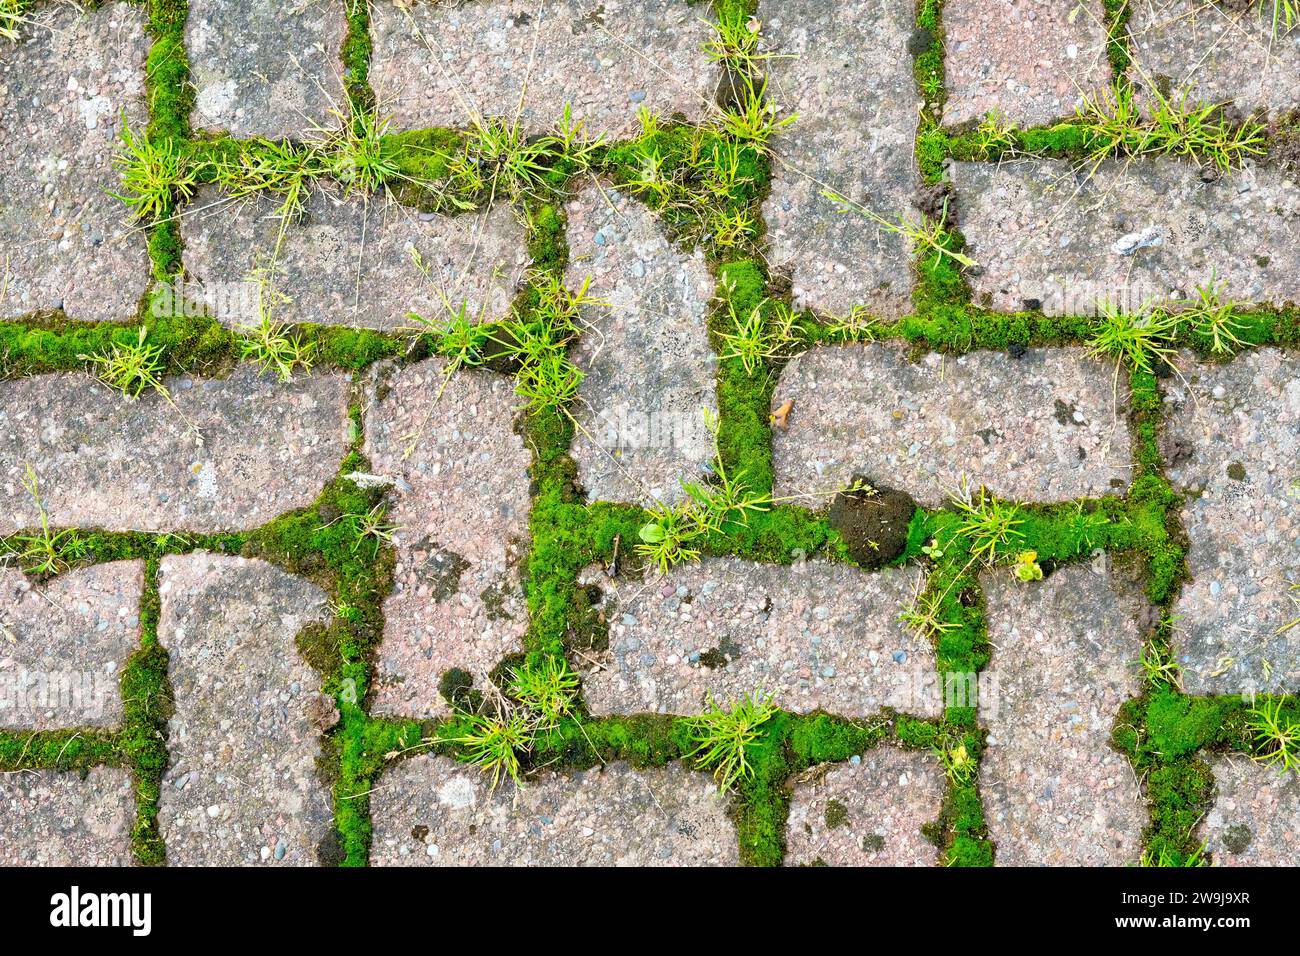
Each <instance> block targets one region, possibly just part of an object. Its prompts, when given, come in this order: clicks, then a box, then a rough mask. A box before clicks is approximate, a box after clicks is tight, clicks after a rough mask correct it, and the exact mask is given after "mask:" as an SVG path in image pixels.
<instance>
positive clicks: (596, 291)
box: [567, 186, 718, 505]
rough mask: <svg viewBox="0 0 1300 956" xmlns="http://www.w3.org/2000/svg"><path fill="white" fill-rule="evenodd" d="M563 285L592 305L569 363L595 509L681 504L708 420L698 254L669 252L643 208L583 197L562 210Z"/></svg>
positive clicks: (709, 379) (710, 407) (582, 472)
mask: <svg viewBox="0 0 1300 956" xmlns="http://www.w3.org/2000/svg"><path fill="white" fill-rule="evenodd" d="M568 238H569V250H570V251H569V256H570V258H569V267H568V274H567V281H568V284H569V286H570V287H571V288H573V289H577V288H579V287H580V286H581V285H582V282H583V281H584V279H586V278H587V277H590V278H591V280H592V283H591V289H590V295H591V296H593V297H594V298H595V299H597V300H599V301H600V302H603V303H605V304H604V305H602V306H593V307H589V308H587V309H585V311H584V315H583V319H584V321H585V322H586V323H587V324H588V328H587V329H586V330H585V331H584V332H583V335H582V338H581V339H580V340H579V344H578V346H577V347H576V348H575V349H574V350H573V354H572V358H573V360H574V362H576V363H577V365H578V367H579V368H581V369H582V370H583V372H584V373H585V375H586V377H585V378H584V379H583V382H582V386H581V391H580V392H579V397H578V409H577V412H576V418H577V422H578V425H579V426H580V427H579V430H578V433H577V435H576V436H575V438H574V443H573V457H574V459H575V460H576V461H577V463H578V475H579V478H580V479H581V481H582V484H583V486H584V487H585V488H586V490H587V494H588V496H589V497H590V498H591V499H592V500H593V501H594V500H608V501H631V502H638V503H641V504H646V505H649V504H653V503H654V502H655V501H673V500H676V499H678V498H680V497H682V492H681V482H682V480H683V479H685V480H688V481H689V480H695V479H698V478H699V477H700V474H701V471H702V469H703V468H704V467H705V466H706V465H707V464H708V462H709V461H710V460H711V459H712V457H713V443H712V439H711V438H710V436H709V431H708V428H707V426H706V424H705V415H706V413H708V412H713V413H716V412H717V405H718V403H717V399H716V397H715V395H714V378H715V375H716V367H717V364H716V360H715V358H714V355H713V350H712V349H711V347H710V346H709V337H708V332H707V329H706V312H707V309H708V304H709V300H710V299H711V298H712V297H713V293H714V282H713V278H712V276H710V275H709V270H708V266H707V265H706V264H705V262H704V256H703V253H702V252H700V251H699V250H698V249H697V250H696V251H695V252H694V253H691V254H686V253H683V252H680V251H678V250H677V249H676V248H675V247H674V246H672V245H671V244H670V243H669V242H668V240H667V239H666V238H665V237H664V236H663V235H662V234H661V233H660V231H659V229H658V227H657V226H656V224H655V219H654V216H653V215H652V214H651V213H650V212H649V211H648V210H647V209H645V207H643V206H640V205H639V204H637V203H636V202H634V201H633V200H630V199H628V198H627V197H625V196H624V195H623V194H621V193H619V192H616V191H614V190H612V189H603V188H601V187H597V186H593V187H591V188H589V189H587V190H585V191H584V192H583V193H582V194H581V195H580V196H579V197H578V198H577V199H576V200H575V201H574V202H572V203H570V204H569V236H568Z"/></svg>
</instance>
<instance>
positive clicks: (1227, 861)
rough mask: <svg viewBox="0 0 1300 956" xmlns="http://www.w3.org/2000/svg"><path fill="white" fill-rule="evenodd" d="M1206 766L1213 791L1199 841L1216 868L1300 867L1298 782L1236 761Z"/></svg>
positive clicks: (1239, 759) (1289, 775)
mask: <svg viewBox="0 0 1300 956" xmlns="http://www.w3.org/2000/svg"><path fill="white" fill-rule="evenodd" d="M1210 766H1211V767H1212V768H1213V770H1214V782H1215V785H1216V787H1217V792H1216V794H1215V799H1214V807H1213V808H1212V809H1211V810H1210V812H1209V814H1208V815H1207V816H1206V818H1205V824H1204V826H1203V828H1202V830H1201V838H1202V839H1204V840H1205V844H1206V845H1205V849H1206V852H1207V853H1209V854H1211V856H1212V858H1213V860H1214V864H1215V865H1216V866H1297V865H1300V777H1298V776H1296V774H1294V773H1285V774H1283V773H1278V772H1277V770H1275V769H1273V768H1271V767H1264V766H1261V765H1260V764H1257V763H1252V762H1251V761H1250V760H1248V759H1246V758H1245V757H1240V756H1237V757H1215V758H1213V759H1212V760H1211V761H1210Z"/></svg>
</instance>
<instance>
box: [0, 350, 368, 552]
mask: <svg viewBox="0 0 1300 956" xmlns="http://www.w3.org/2000/svg"><path fill="white" fill-rule="evenodd" d="M168 387H169V388H170V390H171V394H172V398H173V400H174V402H175V405H174V406H173V405H171V404H169V403H168V402H166V401H165V400H164V399H163V398H162V396H160V395H156V394H152V393H146V394H144V395H142V396H141V398H140V399H139V400H137V401H134V402H132V401H127V400H126V399H125V398H124V397H122V396H121V395H118V394H116V393H114V392H112V391H110V390H109V389H108V388H107V387H106V386H104V385H102V384H100V383H98V382H95V381H93V380H91V379H90V378H88V377H86V376H83V375H41V376H36V377H28V378H23V379H17V380H13V381H7V382H0V463H2V464H0V534H3V533H8V532H11V531H13V530H15V529H17V528H20V527H31V526H34V525H36V524H37V522H38V515H37V511H36V508H35V506H34V503H33V501H32V499H31V496H30V495H28V493H27V492H26V490H24V488H23V485H22V480H23V477H24V475H25V473H26V467H27V465H28V464H30V465H31V466H32V468H33V469H35V471H36V473H37V475H38V476H39V479H40V493H41V498H42V500H43V502H44V504H45V507H46V509H47V510H48V512H49V517H50V521H51V523H52V524H54V525H62V526H69V527H83V528H90V527H102V528H107V529H110V530H115V531H131V530H141V531H220V530H232V529H236V528H253V527H257V526H259V525H262V524H264V523H266V522H267V521H269V520H271V519H272V518H274V517H276V516H278V515H280V514H281V513H283V512H285V511H290V510H292V509H294V508H301V507H306V506H307V505H309V504H311V502H312V501H313V500H314V499H315V498H316V496H317V495H318V494H319V493H320V489H321V488H322V487H323V486H324V485H325V483H326V482H328V481H329V480H330V479H331V478H333V477H334V475H335V474H336V473H337V472H338V467H339V463H340V462H341V461H342V459H343V456H344V454H345V453H346V451H347V442H348V427H349V423H348V418H347V398H348V381H347V378H346V377H345V376H342V375H338V374H331V373H325V372H316V373H313V374H311V375H306V376H303V375H300V376H297V377H295V378H294V380H293V381H292V382H291V383H289V384H287V385H285V384H282V383H280V382H279V381H278V380H277V379H276V378H275V377H274V376H266V375H259V374H258V372H257V371H256V369H255V368H253V367H252V366H250V365H241V366H239V367H238V368H237V369H236V370H235V371H234V372H233V373H232V374H231V376H230V377H229V378H226V379H189V378H182V379H171V380H169V381H168ZM195 429H197V432H198V434H199V435H200V436H201V437H202V439H203V441H202V444H200V443H199V442H197V441H196V439H195V437H194V430H195Z"/></svg>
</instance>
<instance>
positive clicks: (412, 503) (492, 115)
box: [0, 0, 1300, 866]
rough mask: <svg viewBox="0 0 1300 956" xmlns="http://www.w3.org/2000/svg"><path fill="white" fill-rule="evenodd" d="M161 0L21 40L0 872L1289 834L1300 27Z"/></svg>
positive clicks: (802, 4)
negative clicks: (1124, 130) (1113, 134)
mask: <svg viewBox="0 0 1300 956" xmlns="http://www.w3.org/2000/svg"><path fill="white" fill-rule="evenodd" d="M162 6H167V9H168V10H170V9H172V7H171V6H169V5H151V6H150V9H149V10H146V9H145V8H144V7H143V6H141V5H140V4H126V3H121V2H106V3H103V4H95V5H91V6H90V7H89V8H87V9H85V10H81V9H78V8H75V7H73V6H71V5H69V4H64V3H55V2H52V0H37V2H35V3H32V4H27V5H24V6H23V8H22V11H21V15H20V16H18V17H16V18H14V17H13V16H10V15H9V14H8V13H2V14H0V104H3V105H4V107H5V109H3V110H0V142H3V144H4V149H3V150H0V154H2V155H0V257H2V261H0V319H3V320H4V321H3V322H0V865H64V864H93V865H109V864H130V863H136V864H160V863H165V864H169V865H196V866H202V865H216V864H223V865H267V866H316V865H326V866H332V865H338V864H343V863H346V864H354V865H365V864H372V865H462V866H463V865H507V864H508V865H529V864H539V865H566V866H579V865H586V866H596V865H601V866H603V865H647V866H649V865H654V866H658V865H685V866H734V865H738V864H762V865H775V864H780V863H785V864H789V865H823V864H828V865H850V866H852V865H871V866H902V865H908V866H934V865H954V864H989V863H993V864H1002V865H1018V864H1047V865H1080V864H1082V865H1096V866H1101V865H1106V866H1119V865H1127V864H1132V863H1137V862H1140V861H1145V862H1185V861H1187V860H1189V859H1192V860H1194V859H1200V858H1202V856H1203V857H1204V858H1205V859H1207V860H1208V861H1210V862H1212V863H1214V864H1216V865H1218V864H1228V865H1265V864H1288V863H1290V864H1294V863H1295V862H1297V859H1296V852H1297V851H1296V845H1297V844H1296V833H1297V826H1300V819H1297V802H1296V783H1297V778H1296V775H1295V772H1294V769H1291V770H1288V771H1286V772H1284V773H1283V772H1279V771H1278V770H1277V769H1275V768H1272V767H1266V766H1264V765H1263V764H1264V763H1265V762H1266V761H1268V760H1269V758H1276V757H1277V754H1276V753H1275V752H1274V747H1275V744H1274V743H1271V742H1270V741H1268V740H1267V739H1264V738H1259V737H1256V736H1254V735H1253V733H1252V731H1250V730H1247V729H1244V726H1245V721H1244V720H1242V719H1241V713H1242V707H1241V706H1240V703H1241V697H1240V696H1239V695H1246V696H1247V700H1248V701H1249V700H1254V701H1255V704H1254V706H1256V707H1262V708H1266V709H1265V710H1264V711H1263V712H1265V713H1275V714H1276V715H1278V716H1277V719H1278V720H1279V722H1280V724H1281V726H1282V729H1283V731H1284V732H1290V733H1292V734H1297V733H1300V713H1298V712H1297V710H1296V697H1295V695H1296V694H1297V693H1300V650H1298V648H1300V550H1297V537H1298V536H1297V531H1298V529H1297V527H1296V509H1297V507H1300V464H1297V461H1300V367H1298V366H1297V358H1296V354H1297V353H1296V349H1297V345H1300V314H1298V313H1297V302H1300V278H1297V277H1300V127H1298V126H1297V125H1296V122H1295V119H1294V117H1293V116H1291V113H1292V111H1294V110H1295V109H1296V108H1297V107H1300V101H1298V100H1297V89H1300V80H1298V78H1297V64H1298V63H1300V53H1297V51H1298V50H1300V45H1298V44H1300V27H1297V26H1295V25H1287V24H1285V23H1283V24H1281V25H1280V26H1279V28H1278V29H1277V31H1276V34H1275V33H1274V31H1273V29H1272V27H1271V25H1270V24H1269V23H1268V22H1267V20H1266V18H1262V17H1261V16H1260V13H1259V11H1258V9H1256V5H1255V4H1253V3H1246V2H1234V3H1219V2H1205V3H1193V2H1187V0H1133V2H1131V3H1130V4H1129V5H1128V12H1129V13H1130V14H1131V16H1130V18H1129V20H1128V22H1127V29H1122V26H1123V24H1122V23H1121V22H1120V21H1118V20H1115V19H1113V17H1114V16H1115V13H1116V9H1115V8H1116V5H1115V4H1103V3H1101V2H1100V0H1006V2H1001V0H999V2H994V0H946V2H944V3H929V2H927V3H922V4H917V3H914V2H913V0H845V2H838V3H829V2H824V0H753V2H748V0H747V2H745V3H730V2H728V3H713V4H709V3H691V2H687V0H603V2H597V0H541V2H537V3H530V4H520V3H516V2H506V0H401V2H394V0H373V2H371V3H370V4H368V5H366V4H354V3H350V2H349V3H345V4H340V3H337V2H334V0H331V2H329V3H326V2H323V0H322V2H301V3H294V4H288V5H286V4H274V3H271V2H269V0H229V2H215V0H191V2H190V3H189V4H188V8H187V9H185V10H184V16H182V17H180V18H175V19H172V18H169V17H168V16H160V15H159V10H158V9H155V7H160V8H161V7H162ZM182 6H183V5H182ZM5 9H6V11H7V10H8V8H7V7H6V8H5ZM720 18H721V19H720ZM9 33H12V34H13V36H9ZM1111 84H1119V85H1120V86H1121V87H1125V86H1127V85H1131V86H1132V89H1133V95H1134V102H1136V103H1137V104H1139V107H1140V110H1139V114H1138V115H1135V117H1133V118H1132V123H1134V124H1138V126H1135V127H1134V129H1132V130H1130V134H1131V135H1130V137H1129V138H1128V139H1127V140H1126V142H1127V143H1128V144H1129V147H1130V148H1129V149H1128V152H1127V153H1124V151H1123V150H1119V149H1116V150H1112V151H1111V153H1112V154H1109V155H1107V156H1105V157H1098V156H1093V155H1090V154H1089V150H1090V147H1091V146H1095V145H1096V144H1097V142H1098V141H1099V140H1098V138H1097V137H1095V136H1091V135H1089V133H1088V131H1087V130H1086V129H1084V128H1082V126H1081V125H1080V122H1081V121H1080V119H1079V117H1078V116H1076V114H1075V110H1076V106H1077V105H1078V104H1079V103H1080V102H1081V101H1082V100H1083V99H1084V98H1085V97H1090V96H1095V95H1097V93H1098V91H1101V90H1105V89H1106V88H1107V87H1108V86H1110V85H1111ZM1153 89H1154V90H1157V91H1161V92H1164V93H1167V94H1168V95H1169V96H1170V97H1171V102H1174V103H1175V104H1182V105H1183V106H1186V107H1188V108H1191V107H1193V106H1194V105H1195V104H1198V103H1201V102H1205V103H1207V104H1211V105H1213V104H1220V105H1222V106H1223V107H1224V108H1223V110H1221V111H1218V112H1214V111H1213V110H1212V111H1211V114H1209V115H1208V116H1207V117H1202V119H1205V120H1207V121H1208V122H1209V123H1210V126H1209V128H1210V129H1211V131H1213V130H1214V128H1215V127H1214V125H1213V124H1214V123H1216V122H1223V123H1227V124H1229V125H1228V126H1226V127H1223V129H1224V130H1225V131H1226V135H1228V136H1232V135H1237V134H1240V135H1242V136H1243V137H1244V139H1245V141H1246V143H1247V149H1246V151H1245V152H1244V153H1242V154H1238V155H1223V154H1216V153H1215V151H1214V148H1213V143H1206V142H1195V141H1191V142H1188V141H1187V140H1184V141H1180V142H1178V143H1175V144H1174V145H1173V147H1171V148H1170V149H1168V150H1164V151H1162V150H1160V149H1157V148H1156V147H1155V146H1154V145H1153V141H1150V140H1148V141H1147V145H1146V147H1144V148H1141V149H1138V148H1133V145H1132V144H1133V143H1134V142H1136V138H1137V136H1138V134H1139V133H1141V132H1142V130H1141V128H1140V124H1142V123H1144V122H1146V117H1147V116H1148V115H1149V111H1150V109H1151V107H1152V104H1153V103H1154V98H1153V92H1152V91H1153ZM566 107H567V112H568V116H569V118H570V120H571V122H572V123H573V124H584V125H582V126H581V127H579V126H577V125H570V126H568V127H567V128H566V127H564V126H562V125H557V123H558V121H559V120H560V118H561V117H562V116H563V115H564V114H565V113H566ZM1143 110H1145V111H1147V112H1141V111H1143ZM989 118H994V119H996V120H997V124H1001V123H1010V124H1014V126H1016V127H1017V128H1019V129H1020V130H1021V134H1020V136H1019V138H1016V139H1011V140H1007V141H1004V142H1001V143H996V142H995V143H990V142H989V141H988V138H989V137H990V135H992V134H991V133H990V130H991V128H992V127H990V126H989V125H988V124H985V126H984V127H983V128H982V129H981V128H979V121H981V120H985V119H989ZM1256 122H1258V123H1259V124H1260V125H1259V126H1258V127H1255V126H1253V125H1250V124H1253V123H1256ZM124 124H125V130H124V129H123V127H124ZM997 124H994V125H997ZM1233 124H1246V125H1244V126H1241V125H1233ZM1195 125H1196V124H1191V125H1190V126H1185V127H1184V129H1188V128H1192V129H1194V128H1195ZM1234 131H1235V132H1234ZM995 138H996V137H995ZM297 187H301V195H300V196H299V199H300V200H301V201H300V203H297V204H295V203H294V202H292V201H290V203H289V207H291V212H290V214H288V215H287V216H286V215H282V214H281V213H282V212H283V210H284V209H285V208H286V207H285V206H284V205H283V204H284V203H285V202H286V200H291V199H292V197H293V195H294V193H293V190H294V189H295V188H297ZM129 203H135V206H134V209H133V207H132V206H130V205H128V204H129ZM135 210H138V211H139V212H140V215H139V216H138V217H137V216H136V215H134V211H135ZM580 293H581V294H582V295H584V296H585V298H584V299H583V300H582V301H580V302H577V303H576V304H575V302H574V301H573V298H572V297H574V296H576V295H578V294H580ZM1099 303H1100V304H1099ZM1116 342H1118V344H1119V345H1122V346H1126V347H1127V349H1128V351H1127V352H1124V351H1123V350H1122V349H1117V348H1116V347H1115V345H1116ZM863 483H865V484H866V485H868V486H869V487H863ZM981 488H982V489H983V491H981ZM963 502H964V504H963ZM970 688H976V689H977V690H978V697H977V698H976V699H970V698H969V697H959V696H957V693H956V692H957V691H959V690H962V689H966V690H969V689H970ZM1260 694H1266V695H1269V696H1266V697H1259V696H1254V697H1252V696H1251V695H1260ZM1196 700H1199V701H1201V702H1206V701H1213V702H1215V703H1217V704H1218V705H1220V706H1218V707H1193V706H1192V702H1193V701H1196ZM733 708H734V710H733ZM1258 712H1259V711H1257V712H1256V713H1258ZM1207 713H1208V714H1211V716H1213V715H1214V714H1222V715H1224V716H1223V720H1222V722H1221V723H1219V724H1214V725H1213V726H1208V727H1207V726H1204V724H1205V723H1206V722H1209V723H1213V720H1211V719H1210V718H1204V719H1203V715H1204V714H1207ZM745 718H748V719H751V720H752V721H753V725H752V726H750V727H749V728H748V732H747V734H746V733H744V732H738V733H736V734H735V735H734V737H732V738H728V739H733V740H734V739H741V740H747V742H746V743H743V744H741V745H740V746H739V747H738V748H737V747H735V746H732V747H731V748H730V749H729V748H728V747H726V746H724V747H722V755H723V756H724V757H725V756H727V755H728V754H729V755H730V756H731V757H732V758H734V759H733V761H732V762H730V763H728V762H726V761H725V760H721V759H719V758H718V752H717V751H714V750H711V749H710V747H711V745H712V744H716V743H718V741H719V739H721V735H720V734H719V732H718V730H717V728H718V726H719V725H723V724H725V723H726V722H727V721H739V720H742V719H745ZM711 728H712V729H711ZM1287 728H1290V730H1289V731H1287ZM731 729H733V730H734V727H733V728H731ZM711 734H712V736H711ZM1175 751H1177V752H1175ZM741 758H743V759H741ZM1252 758H1255V759H1252ZM1273 762H1275V763H1276V762H1279V761H1278V760H1277V759H1274V761H1273ZM1171 781H1172V782H1171ZM1198 787H1199V789H1198ZM1192 804H1194V805H1192ZM1189 807H1190V809H1189ZM1189 814H1190V816H1189ZM1191 819H1195V820H1196V821H1197V822H1196V824H1195V826H1191V827H1189V826H1187V825H1184V824H1185V823H1186V822H1187V821H1188V820H1191ZM1170 820H1175V821H1178V825H1177V826H1175V827H1173V828H1172V829H1171V824H1170V823H1169V821H1170ZM1175 831H1176V832H1175Z"/></svg>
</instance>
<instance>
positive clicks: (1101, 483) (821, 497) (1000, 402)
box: [772, 344, 1131, 507]
mask: <svg viewBox="0 0 1300 956" xmlns="http://www.w3.org/2000/svg"><path fill="white" fill-rule="evenodd" d="M1112 371H1113V369H1111V368H1108V367H1107V366H1106V365H1104V364H1103V363H1101V362H1099V361H1096V360H1093V359H1090V358H1088V357H1087V356H1086V354H1085V352H1084V350H1083V349H1078V348H1071V349H1031V350H1029V351H1027V352H1026V353H1025V354H1024V355H1022V356H1021V357H1020V358H1018V359H1012V358H1010V357H1008V356H1007V355H1006V354H1005V353H1002V352H973V353H970V354H968V355H963V356H959V357H958V358H955V359H954V358H952V357H950V356H942V355H938V354H935V353H931V354H928V355H926V356H924V357H923V358H922V359H921V360H920V361H918V362H915V363H913V362H912V361H910V359H909V357H908V353H907V352H906V350H905V349H903V348H902V347H899V346H894V345H885V344H873V345H852V346H834V347H821V348H816V349H813V350H812V351H810V352H807V353H805V354H804V355H801V356H799V357H798V358H796V359H794V360H793V361H792V362H791V363H790V364H789V365H788V366H787V367H786V368H785V370H784V371H783V372H782V373H781V379H780V382H779V383H778V384H777V388H776V392H775V397H774V403H775V404H776V405H780V404H782V403H784V402H785V401H788V400H792V401H793V402H794V408H793V410H792V411H791V412H790V416H789V418H788V419H787V421H788V424H787V426H786V427H785V428H780V427H777V428H774V429H773V430H772V449H773V454H774V457H775V463H776V475H777V495H778V496H785V495H810V496H811V497H810V498H809V499H808V500H807V502H806V503H807V504H808V505H809V506H810V507H817V506H819V505H821V504H824V503H826V502H829V501H830V499H831V497H832V496H833V495H834V493H835V491H836V489H838V488H842V487H844V486H845V485H847V484H848V483H849V482H850V481H851V480H852V478H853V476H854V475H859V474H860V475H867V476H870V477H871V478H872V479H874V480H875V481H876V482H878V483H881V484H885V485H888V486H890V487H894V488H901V489H902V490H904V491H906V492H908V493H909V494H911V495H912V496H914V497H915V498H917V499H918V500H920V501H923V502H925V503H927V504H932V505H939V504H942V503H944V502H945V501H946V500H947V498H948V492H950V491H951V490H952V489H953V488H954V487H955V486H956V485H957V484H958V482H959V480H960V478H961V476H962V475H963V474H965V475H967V476H968V477H969V479H970V481H971V484H972V485H978V484H980V483H984V484H986V485H987V486H988V487H989V489H990V490H992V491H993V492H994V493H995V494H998V495H1002V496H1004V497H1007V498H1013V499H1017V500H1024V501H1060V500H1063V499H1067V498H1074V497H1080V496H1094V497H1095V496H1100V495H1104V494H1108V493H1111V492H1114V491H1116V490H1117V489H1119V488H1123V487H1124V486H1125V485H1127V484H1128V479H1129V473H1130V461H1131V459H1130V450H1129V435H1128V428H1127V424H1126V419H1125V410H1126V405H1127V399H1126V396H1124V395H1123V394H1122V393H1118V392H1116V391H1115V389H1114V388H1113V378H1112Z"/></svg>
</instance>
